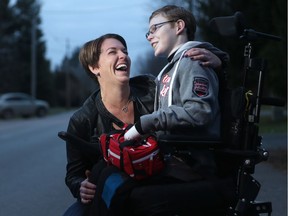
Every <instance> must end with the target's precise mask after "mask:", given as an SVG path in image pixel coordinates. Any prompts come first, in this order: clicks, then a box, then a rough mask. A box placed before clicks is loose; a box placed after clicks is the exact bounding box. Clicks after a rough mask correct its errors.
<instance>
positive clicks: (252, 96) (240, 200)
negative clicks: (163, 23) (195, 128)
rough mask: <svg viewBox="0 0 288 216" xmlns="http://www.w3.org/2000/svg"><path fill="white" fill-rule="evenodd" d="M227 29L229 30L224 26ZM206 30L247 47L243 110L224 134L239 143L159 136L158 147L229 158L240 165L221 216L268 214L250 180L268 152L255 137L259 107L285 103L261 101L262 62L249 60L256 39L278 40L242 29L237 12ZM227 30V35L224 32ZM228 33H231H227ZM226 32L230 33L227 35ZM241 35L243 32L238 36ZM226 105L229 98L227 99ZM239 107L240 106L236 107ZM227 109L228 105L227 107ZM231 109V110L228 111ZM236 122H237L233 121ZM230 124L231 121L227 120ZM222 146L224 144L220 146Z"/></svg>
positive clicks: (255, 184)
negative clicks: (232, 199) (232, 196)
mask: <svg viewBox="0 0 288 216" xmlns="http://www.w3.org/2000/svg"><path fill="white" fill-rule="evenodd" d="M227 25H230V26H227ZM210 26H211V28H212V29H214V31H216V32H217V33H219V34H221V35H222V36H232V35H237V34H240V39H242V40H246V41H247V45H246V46H245V49H244V60H245V61H244V69H243V85H242V86H241V88H242V91H243V92H241V94H242V95H241V98H239V100H243V101H244V103H245V104H244V105H245V107H243V109H242V112H243V113H242V115H241V116H236V117H235V116H232V117H233V118H234V119H233V121H234V122H233V123H232V124H230V125H229V127H228V130H227V128H226V130H227V131H225V133H226V134H229V135H230V137H231V136H234V137H236V138H237V139H240V142H239V140H238V142H237V143H236V144H234V145H233V146H231V145H230V144H229V143H227V139H226V141H223V139H222V140H220V141H219V140H206V141H205V140H204V141H203V140H191V138H189V137H186V138H183V137H180V136H173V135H168V136H163V137H161V138H160V140H159V141H160V143H161V144H163V145H166V146H169V148H170V149H172V151H173V152H175V153H179V152H183V151H184V152H185V148H187V147H188V146H189V147H192V148H196V149H197V148H201V149H213V150H214V151H215V152H217V153H221V155H232V156H234V157H237V158H238V159H239V161H240V163H238V168H237V169H238V173H237V183H236V184H237V185H236V191H235V194H236V200H237V201H236V203H235V205H233V206H230V207H229V208H228V209H227V211H226V215H225V216H259V215H260V214H262V213H264V214H268V215H269V216H270V215H271V213H272V203H271V202H269V201H268V202H259V201H256V198H257V195H258V192H259V191H260V188H261V184H260V183H259V182H258V181H257V180H256V179H254V178H253V177H252V174H254V171H255V166H256V165H257V164H258V163H260V162H263V161H266V160H267V159H268V157H269V152H268V151H267V150H265V149H264V148H263V146H262V137H261V136H259V134H258V132H259V126H258V123H259V120H260V110H261V105H262V104H263V105H273V106H284V105H285V102H284V101H282V100H280V99H276V98H263V96H262V92H263V81H264V76H265V71H266V60H265V59H262V58H255V57H254V58H252V57H251V56H252V55H251V54H252V42H254V41H256V40H257V39H268V40H277V41H279V40H281V38H280V37H277V36H274V35H269V34H265V33H261V32H256V31H255V30H252V29H244V27H243V15H242V13H241V12H236V13H235V14H234V16H230V17H218V18H214V19H212V20H211V21H210ZM225 29H228V30H227V31H228V32H225ZM231 29H232V31H231ZM229 31H230V32H229ZM242 31H243V32H242ZM250 73H256V74H257V75H258V80H257V83H256V85H254V87H255V86H256V89H255V90H250V89H247V85H248V80H249V78H250V76H249V75H250ZM229 96H230V98H229V100H228V101H229V103H230V101H231V95H229ZM240 104H241V103H240ZM229 105H230V104H229ZM230 108H231V107H230ZM236 118H237V119H236ZM229 120H231V119H229ZM230 141H231V139H230ZM223 142H224V143H223Z"/></svg>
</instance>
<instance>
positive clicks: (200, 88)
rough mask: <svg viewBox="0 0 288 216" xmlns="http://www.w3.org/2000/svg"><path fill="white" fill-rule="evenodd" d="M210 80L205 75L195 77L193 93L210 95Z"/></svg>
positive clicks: (200, 95)
mask: <svg viewBox="0 0 288 216" xmlns="http://www.w3.org/2000/svg"><path fill="white" fill-rule="evenodd" d="M208 89H209V81H208V79H205V78H203V77H195V78H194V81H193V93H194V94H195V95H197V96H198V97H205V96H207V95H208V93H209V92H208Z"/></svg>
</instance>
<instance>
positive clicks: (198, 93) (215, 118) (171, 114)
mask: <svg viewBox="0 0 288 216" xmlns="http://www.w3.org/2000/svg"><path fill="white" fill-rule="evenodd" d="M192 47H202V48H206V49H208V50H210V51H212V52H213V50H214V51H215V52H222V51H220V50H218V49H217V48H215V47H213V46H212V45H211V44H209V43H202V42H197V41H189V42H187V43H185V44H183V45H182V46H181V47H180V48H179V49H178V50H177V52H176V53H175V55H174V56H173V59H172V60H171V61H170V62H169V63H168V64H167V65H166V66H165V67H164V68H163V70H162V71H161V72H160V73H159V75H158V77H157V79H156V83H157V88H156V100H155V111H154V112H153V113H152V114H148V115H144V116H142V117H141V127H142V130H143V132H145V133H147V132H149V131H158V133H159V134H163V133H165V134H178V135H179V134H185V135H187V134H188V135H192V136H197V137H200V138H201V137H204V138H207V137H213V138H219V137H220V111H219V103H218V91H219V83H218V77H217V74H216V73H215V72H214V71H213V69H211V68H209V67H203V66H201V65H200V64H199V61H194V60H191V59H190V58H186V57H184V56H183V54H184V52H185V51H186V50H188V49H190V48H192ZM215 52H214V53H215Z"/></svg>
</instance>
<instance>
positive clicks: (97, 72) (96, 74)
mask: <svg viewBox="0 0 288 216" xmlns="http://www.w3.org/2000/svg"><path fill="white" fill-rule="evenodd" d="M88 67H89V70H90V71H91V73H93V74H95V76H100V71H99V69H98V68H96V67H92V66H91V65H89V66H88Z"/></svg>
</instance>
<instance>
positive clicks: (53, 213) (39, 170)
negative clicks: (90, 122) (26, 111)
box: [0, 112, 287, 216]
mask: <svg viewBox="0 0 288 216" xmlns="http://www.w3.org/2000/svg"><path fill="white" fill-rule="evenodd" d="M71 114H72V113H71V112H70V113H64V114H60V115H55V116H49V117H45V118H41V119H39V118H31V119H15V120H9V121H3V120H0V165H1V169H0V170H1V171H0V216H20V215H23V216H61V215H62V213H63V212H64V211H65V209H66V208H67V207H68V206H69V205H70V204H71V203H72V202H74V198H73V197H72V196H71V194H70V192H69V191H68V189H67V187H66V185H65V183H64V175H65V165H66V153H65V144H64V142H63V141H62V140H60V139H59V138H58V137H57V133H58V132H59V131H61V130H66V127H67V124H68V120H69V117H70V116H71ZM263 137H264V146H265V147H266V148H267V149H269V148H281V149H282V148H283V150H286V151H287V135H286V134H284V135H283V134H278V135H277V134H274V135H264V136H263ZM254 176H255V178H256V179H257V180H258V181H259V182H260V183H261V185H262V188H261V190H260V193H259V196H258V198H257V200H259V201H272V205H273V213H272V216H285V215H287V172H283V171H279V170H276V169H275V168H273V167H272V166H271V165H270V164H268V163H266V162H265V163H261V164H259V165H257V167H256V172H255V174H254Z"/></svg>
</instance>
